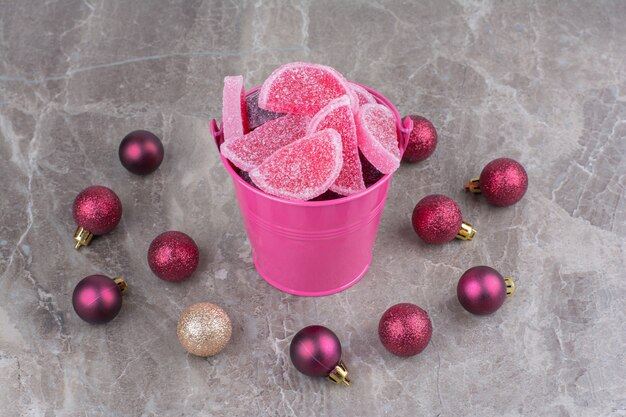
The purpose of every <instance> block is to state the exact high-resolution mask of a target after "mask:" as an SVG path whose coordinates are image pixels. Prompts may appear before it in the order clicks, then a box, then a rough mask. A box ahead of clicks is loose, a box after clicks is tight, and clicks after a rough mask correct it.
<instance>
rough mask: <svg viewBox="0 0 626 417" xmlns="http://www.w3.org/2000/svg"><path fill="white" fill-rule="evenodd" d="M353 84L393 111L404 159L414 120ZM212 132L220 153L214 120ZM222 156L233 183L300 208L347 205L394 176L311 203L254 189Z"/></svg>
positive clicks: (376, 94) (219, 136)
mask: <svg viewBox="0 0 626 417" xmlns="http://www.w3.org/2000/svg"><path fill="white" fill-rule="evenodd" d="M350 82H351V83H352V84H355V85H358V86H359V87H362V88H364V89H365V90H367V91H368V92H369V93H370V94H372V95H373V96H374V98H375V99H376V101H377V102H378V103H379V104H382V105H384V106H385V107H387V108H388V109H389V110H391V112H392V113H393V115H394V117H395V119H396V131H397V134H398V145H399V149H400V158H402V155H403V154H404V151H405V150H406V147H407V145H408V143H409V135H410V134H411V131H412V130H413V120H412V119H411V118H410V117H408V116H407V117H405V118H404V120H403V119H402V118H401V116H400V113H399V112H398V110H397V109H396V107H395V106H394V105H393V104H392V103H391V102H390V101H389V100H388V99H387V98H386V97H385V96H383V95H382V94H381V93H379V92H378V91H376V90H373V89H371V88H369V87H367V86H365V85H362V84H359V83H356V82H354V81H350ZM260 88H261V86H258V87H255V88H253V89H251V90H248V91H246V94H245V95H246V97H247V96H249V95H251V94H254V93H256V92H257V91H258V90H259V89H260ZM209 128H210V131H211V135H212V136H213V139H214V140H215V144H216V146H217V149H218V152H219V148H220V145H221V144H222V142H223V141H224V137H223V136H224V133H223V130H222V127H221V124H220V126H218V124H217V120H215V119H212V120H211V122H210V125H209ZM219 154H220V158H221V160H222V164H223V165H224V167H225V168H226V171H227V172H228V174H229V175H230V176H231V177H232V179H233V181H236V182H237V183H238V184H239V186H241V187H243V188H246V189H247V190H248V191H251V192H253V193H255V194H257V195H259V196H261V197H264V198H267V199H269V200H273V201H276V202H279V203H283V204H286V205H292V206H299V207H324V206H334V205H339V204H347V203H350V202H352V201H354V200H358V199H359V198H361V197H363V196H365V195H367V194H369V193H371V192H374V190H376V189H378V188H380V187H382V186H383V184H385V183H387V182H389V181H391V177H392V176H393V173H391V174H383V176H382V177H381V178H380V179H379V180H378V181H376V183H374V184H373V185H371V186H369V187H367V188H366V189H365V190H363V191H359V192H358V193H354V194H351V195H348V196H342V197H340V198H335V199H332V200H323V201H310V200H287V199H285V198H281V197H277V196H274V195H271V194H268V193H266V192H264V191H262V190H260V189H259V188H256V187H253V186H252V185H250V184H249V183H247V182H246V181H244V179H243V178H241V176H239V174H238V173H237V172H236V171H235V169H234V168H233V164H232V162H230V161H229V160H228V159H227V158H225V157H224V156H223V155H222V153H221V152H219Z"/></svg>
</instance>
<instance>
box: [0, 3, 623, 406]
mask: <svg viewBox="0 0 626 417" xmlns="http://www.w3.org/2000/svg"><path fill="white" fill-rule="evenodd" d="M625 20H626V3H624V2H623V1H619V0H616V1H591V0H590V1H585V2H556V1H535V2H509V1H506V2H503V1H486V2H480V1H458V2H448V1H446V2H442V1H435V0H433V1H431V2H419V3H418V2H413V1H408V0H407V1H379V2H373V1H372V2H364V1H357V0H352V1H332V0H319V1H318V0H315V1H313V0H309V1H307V0H304V1H295V0H293V1H271V0H258V1H241V2H239V1H223V2H222V1H182V0H181V1H173V0H172V1H160V2H156V1H154V2H153V1H135V2H126V1H122V0H111V1H105V0H83V1H74V0H67V1H48V2H43V1H35V0H28V1H26V0H24V1H22V0H20V1H1V2H0V139H1V140H0V156H1V166H0V185H1V188H0V189H1V191H0V196H1V198H0V216H1V220H0V274H1V275H0V276H1V279H0V415H1V416H7V417H8V416H19V415H23V416H195V415H200V416H256V415H258V416H266V415H267V416H290V415H298V416H316V415H320V416H321V415H334V416H340V415H341V416H383V415H389V416H417V415H420V416H517V415H525V416H551V417H552V416H554V417H558V416H624V415H626V355H625V346H626V327H625V324H624V322H625V320H626V313H625V307H626V303H625V300H626V283H625V280H624V278H625V274H624V263H625V262H626V240H625V238H624V235H625V234H626V197H625V195H624V186H625V185H626V25H625V23H624V22H625ZM295 60H305V61H312V62H319V63H324V64H329V65H332V66H334V67H336V68H337V69H338V70H340V71H342V72H343V73H344V74H345V75H346V76H347V77H349V78H350V79H352V80H355V81H358V82H361V83H363V84H366V85H369V86H371V87H373V88H375V89H377V90H379V91H380V92H382V93H383V94H385V95H386V96H387V97H388V98H390V99H391V100H392V101H393V102H394V103H395V104H396V105H397V107H398V108H399V110H400V112H401V113H404V114H408V113H418V114H422V115H424V116H426V117H428V118H430V119H431V120H432V121H433V123H434V124H435V126H436V127H437V128H438V130H439V135H440V142H439V147H438V149H437V151H436V153H435V154H434V156H433V157H432V158H430V159H429V160H427V161H425V162H423V163H420V164H417V165H412V166H403V167H402V168H401V169H400V170H399V171H398V172H397V174H396V175H395V178H394V181H393V184H392V188H391V192H390V195H389V200H388V203H387V207H386V209H385V212H384V214H383V219H382V223H381V227H380V232H379V235H378V239H377V242H376V249H375V258H374V262H373V265H372V268H371V270H370V271H369V273H368V274H367V275H366V276H365V278H363V280H362V281H361V282H360V283H358V284H357V285H356V286H354V287H353V288H351V289H349V290H348V291H345V292H343V293H340V294H337V295H334V296H329V297H324V298H315V299H313V298H300V297H295V296H290V295H286V294H283V293H281V292H279V291H278V290H275V289H273V288H272V287H270V286H269V285H267V284H266V283H265V282H264V281H263V280H262V279H260V277H259V275H257V274H256V272H255V270H254V267H253V265H252V262H251V259H250V254H249V252H250V248H249V244H248V242H247V240H246V235H245V232H244V229H243V225H242V222H241V220H240V218H239V216H238V214H237V203H236V201H235V199H234V195H233V187H232V184H231V182H230V179H229V178H228V176H227V174H226V172H225V170H224V169H223V168H222V167H221V165H220V161H219V159H218V154H217V152H216V149H215V147H214V146H213V144H212V143H211V139H210V138H209V133H208V122H209V120H210V118H212V117H216V116H219V114H220V106H221V88H222V79H223V77H224V76H225V75H234V74H243V75H244V77H245V81H246V85H247V86H249V87H252V86H256V85H258V84H260V83H261V82H262V81H263V80H264V78H265V77H266V76H267V75H268V74H269V73H270V72H271V71H272V70H273V69H274V68H276V67H277V66H278V65H280V64H282V63H285V62H289V61H295ZM140 128H144V129H149V130H152V131H154V132H155V133H157V134H158V135H159V136H161V137H162V138H163V141H164V144H165V147H166V158H165V161H164V163H163V165H162V166H161V168H160V169H159V170H158V171H157V172H156V173H154V174H153V175H151V176H149V177H145V178H142V177H137V176H133V175H131V174H130V173H128V172H127V171H125V170H124V169H123V168H122V166H121V165H120V163H119V161H118V158H117V147H118V144H119V142H120V140H121V139H122V137H123V136H124V135H125V134H126V133H128V132H129V131H131V130H134V129H140ZM500 156H508V157H512V158H515V159H517V160H519V161H521V162H522V163H523V164H524V165H525V167H526V169H527V170H528V173H529V176H530V189H529V191H528V193H527V194H526V196H525V198H524V199H523V200H522V201H521V202H520V203H518V204H517V205H515V206H513V207H511V208H507V209H498V208H494V207H491V206H489V205H487V204H486V203H485V202H484V201H483V200H481V199H480V198H475V197H473V196H471V195H467V194H465V193H464V191H463V190H462V185H463V183H464V181H465V180H466V179H468V178H469V177H471V176H473V175H476V174H478V173H479V172H480V169H481V168H482V166H483V165H484V164H486V163H487V162H488V161H490V160H491V159H494V158H496V157H500ZM92 184H103V185H107V186H110V187H112V188H113V189H114V190H115V191H116V192H117V193H118V194H119V196H120V198H121V200H122V202H123V205H124V216H123V219H122V222H121V223H120V225H119V226H118V228H117V229H116V230H115V231H114V232H113V233H111V234H110V235H107V236H105V237H102V238H99V239H97V240H96V241H94V242H93V243H92V245H91V246H90V247H88V248H86V249H83V250H81V251H80V252H77V251H75V250H74V249H72V233H73V232H74V228H75V225H74V222H73V220H72V216H71V204H72V201H73V199H74V197H75V195H76V194H77V193H78V192H79V191H80V190H81V189H82V188H84V187H86V186H89V185H92ZM431 193H445V194H448V195H450V196H452V197H453V198H455V199H457V200H458V201H459V203H460V205H461V207H462V209H463V212H464V216H465V218H466V219H467V220H468V221H470V222H471V223H473V224H474V225H475V226H476V228H477V229H478V231H479V234H478V237H477V239H476V240H475V241H474V242H471V243H463V242H452V243H450V244H447V245H443V246H427V245H425V244H423V243H422V242H420V241H419V240H418V239H417V237H416V236H415V235H414V233H413V231H412V229H411V226H410V220H409V219H410V213H411V211H412V209H413V206H414V204H415V203H416V202H417V201H418V200H419V199H420V198H422V197H423V196H425V195H427V194H431ZM169 229H176V230H181V231H184V232H187V233H189V234H190V235H192V236H193V237H194V238H195V239H196V241H197V242H198V244H199V246H200V249H201V262H200V266H199V268H198V271H197V272H196V274H195V275H194V276H193V278H192V279H190V280H188V281H187V282H185V283H182V284H180V285H173V284H168V283H166V282H164V281H160V280H158V279H157V278H155V277H154V276H153V275H152V274H151V272H150V271H149V268H148V265H147V261H146V252H147V248H148V245H149V243H150V241H151V240H152V238H154V237H155V236H156V235H157V234H159V233H161V232H163V231H165V230H169ZM478 264H486V265H491V266H493V267H495V268H496V269H498V270H500V271H501V272H502V273H504V274H506V275H511V276H513V277H515V278H516V279H517V284H518V292H517V294H516V295H515V296H514V297H513V298H512V299H510V300H508V301H507V302H506V304H505V305H504V306H503V307H502V309H501V310H500V311H498V312H497V313H496V314H494V315H493V316H490V317H474V316H471V315H469V314H467V313H466V312H465V311H464V310H462V308H461V307H460V306H459V304H458V302H457V301H456V297H455V286H456V281H457V280H458V278H459V276H460V275H461V274H462V272H463V271H464V270H465V269H467V268H469V267H470V266H474V265H478ZM94 273H104V274H107V275H110V276H114V275H122V276H124V277H125V278H126V279H127V281H128V283H129V285H130V292H129V294H128V295H127V296H126V297H125V301H124V305H123V309H122V312H121V314H120V315H119V316H118V317H117V318H116V319H115V320H114V321H113V322H111V323H109V324H108V325H104V326H90V325H87V324H86V323H84V322H82V321H81V320H80V319H79V318H78V317H77V316H76V315H75V314H74V312H73V311H72V307H71V293H72V290H73V288H74V285H75V284H76V283H77V282H78V281H79V280H80V279H81V278H82V277H84V276H86V275H90V274H94ZM199 301H211V302H216V303H218V304H220V305H222V306H223V307H224V308H225V309H226V310H227V311H228V313H229V314H230V316H231V318H232V320H233V323H234V333H233V338H232V341H231V343H230V345H229V346H228V347H227V348H226V349H225V351H223V352H222V353H221V354H219V355H218V356H216V357H214V358H211V359H208V360H206V359H200V358H196V357H192V356H190V355H187V354H186V353H185V352H184V350H183V349H182V348H181V347H180V345H179V344H178V341H177V339H176V331H175V325H176V321H177V318H178V315H179V314H180V312H181V311H182V310H183V308H184V307H186V306H187V305H189V304H191V303H194V302H199ZM398 302H413V303H416V304H418V305H420V306H422V307H423V308H425V309H426V310H427V311H428V312H429V314H430V316H431V319H432V321H433V326H434V335H433V338H432V342H431V344H430V345H429V347H428V348H427V349H426V350H425V351H424V352H423V353H422V354H420V355H418V356H416V357H413V358H410V359H402V358H398V357H394V356H392V355H391V354H389V353H387V352H386V351H385V349H384V348H383V347H382V345H381V344H380V342H379V341H378V337H377V331H376V329H377V323H378V319H379V317H380V315H381V314H382V312H383V311H384V310H385V309H386V308H388V307H389V306H391V305H392V304H395V303H398ZM313 323H321V324H325V325H327V326H329V327H330V328H332V329H334V330H335V332H336V333H337V334H338V335H339V337H340V339H341V340H342V342H343V346H344V352H345V353H344V357H345V361H346V362H347V363H348V365H349V367H350V369H351V375H352V377H353V381H354V382H353V386H352V387H350V388H343V387H340V386H334V385H332V384H330V383H328V382H326V381H324V380H323V379H312V378H308V377H305V376H303V375H301V374H299V373H298V372H297V371H296V370H295V369H294V368H293V367H292V366H291V363H290V361H289V357H288V347H289V341H290V339H291V337H292V336H293V334H294V333H295V332H296V331H297V330H299V329H300V328H301V327H303V326H305V325H308V324H313Z"/></svg>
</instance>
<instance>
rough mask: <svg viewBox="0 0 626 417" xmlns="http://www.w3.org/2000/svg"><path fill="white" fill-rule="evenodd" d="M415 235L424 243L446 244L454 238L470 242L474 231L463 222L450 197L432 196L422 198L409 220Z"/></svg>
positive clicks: (457, 208)
mask: <svg viewBox="0 0 626 417" xmlns="http://www.w3.org/2000/svg"><path fill="white" fill-rule="evenodd" d="M411 220H412V223H413V229H414V230H415V233H417V235H418V236H419V237H420V238H422V240H424V242H426V243H431V244H439V243H446V242H449V241H451V240H452V239H454V238H455V237H456V238H458V239H462V240H472V239H473V238H474V236H475V235H476V230H475V229H474V228H473V227H472V225H470V224H469V223H466V222H464V221H463V218H462V216H461V208H460V207H459V205H458V204H457V203H456V202H455V201H454V200H453V199H451V198H450V197H447V196H445V195H441V194H432V195H429V196H426V197H424V198H422V199H421V200H420V201H419V202H418V203H417V204H416V205H415V208H414V209H413V216H412V218H411Z"/></svg>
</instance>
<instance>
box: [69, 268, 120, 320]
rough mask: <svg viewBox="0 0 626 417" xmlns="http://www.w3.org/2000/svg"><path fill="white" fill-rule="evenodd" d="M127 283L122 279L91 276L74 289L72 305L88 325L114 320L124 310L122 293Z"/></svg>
mask: <svg viewBox="0 0 626 417" xmlns="http://www.w3.org/2000/svg"><path fill="white" fill-rule="evenodd" d="M125 288H126V283H125V282H124V281H123V280H122V279H121V278H116V279H111V278H109V277H107V276H104V275H89V276H88V277H85V278H83V279H82V280H80V282H79V283H78V284H77V285H76V287H75V288H74V293H73V294H72V305H73V306H74V311H75V312H76V314H78V316H79V317H80V318H81V319H83V320H85V321H86V322H88V323H92V324H100V323H106V322H109V321H111V320H113V319H114V318H115V317H116V316H117V314H118V313H119V312H120V310H121V308H122V292H123V291H124V290H125Z"/></svg>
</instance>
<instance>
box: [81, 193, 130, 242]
mask: <svg viewBox="0 0 626 417" xmlns="http://www.w3.org/2000/svg"><path fill="white" fill-rule="evenodd" d="M72 214H73V216H74V220H75V221H76V224H78V226H80V227H82V228H84V229H85V230H88V231H89V232H91V233H93V234H94V235H103V234H105V233H109V232H110V231H111V230H113V229H115V226H117V224H118V223H119V222H120V219H121V218H122V202H121V201H120V199H119V197H118V196H117V194H115V193H114V192H113V190H111V189H110V188H107V187H103V186H102V185H94V186H91V187H87V188H85V189H84V190H83V191H81V192H80V193H78V195H77V196H76V198H75V199H74V205H73V206H72Z"/></svg>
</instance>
